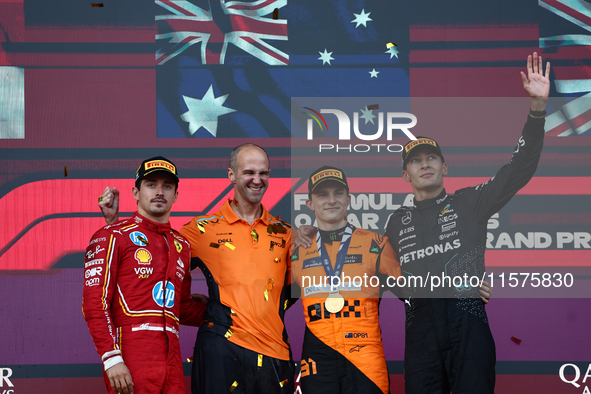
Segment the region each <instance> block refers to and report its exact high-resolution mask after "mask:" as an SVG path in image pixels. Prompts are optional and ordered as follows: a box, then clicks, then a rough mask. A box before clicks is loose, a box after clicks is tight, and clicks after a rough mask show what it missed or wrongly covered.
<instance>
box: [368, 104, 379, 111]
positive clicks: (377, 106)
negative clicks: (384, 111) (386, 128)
mask: <svg viewBox="0 0 591 394" xmlns="http://www.w3.org/2000/svg"><path fill="white" fill-rule="evenodd" d="M366 107H367V109H371V110H374V109H376V110H377V109H380V105H379V104H373V105H367V106H366Z"/></svg>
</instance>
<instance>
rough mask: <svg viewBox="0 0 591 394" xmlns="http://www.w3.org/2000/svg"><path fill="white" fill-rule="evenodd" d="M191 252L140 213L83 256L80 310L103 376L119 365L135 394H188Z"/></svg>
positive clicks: (196, 315)
mask: <svg viewBox="0 0 591 394" xmlns="http://www.w3.org/2000/svg"><path fill="white" fill-rule="evenodd" d="M190 254H191V247H190V245H189V242H188V241H186V240H185V238H183V237H182V236H181V235H180V234H179V233H178V232H177V231H175V230H172V229H171V227H170V224H169V223H165V224H160V223H155V222H152V221H150V220H148V219H146V218H145V217H142V216H141V215H139V214H138V213H137V212H136V213H135V214H134V215H133V217H131V218H130V219H127V220H122V221H120V222H117V223H114V224H112V225H110V226H106V227H103V228H102V229H101V230H99V231H97V232H96V233H95V234H94V235H93V236H92V239H91V241H90V244H89V245H88V247H87V249H86V256H85V262H84V296H83V300H82V311H83V313H84V318H85V319H86V322H87V323H88V328H89V330H90V334H91V335H92V339H93V341H94V344H95V346H96V349H97V351H98V353H99V355H100V356H101V358H102V360H103V364H104V369H103V375H104V378H105V383H106V385H107V389H108V390H109V393H114V391H113V390H112V388H111V385H110V383H109V379H108V377H107V375H106V373H105V371H106V370H107V369H108V368H110V367H112V366H114V365H116V364H118V363H120V362H124V363H125V365H126V366H127V368H129V371H130V374H131V377H132V379H133V383H134V393H135V394H142V393H175V394H176V393H178V394H185V381H184V375H183V367H182V360H181V352H180V345H179V323H180V324H186V325H193V326H198V325H200V324H201V320H202V317H203V312H204V311H205V304H203V303H200V302H196V301H193V300H192V299H191V294H190V293H191V274H190V262H191V255H190Z"/></svg>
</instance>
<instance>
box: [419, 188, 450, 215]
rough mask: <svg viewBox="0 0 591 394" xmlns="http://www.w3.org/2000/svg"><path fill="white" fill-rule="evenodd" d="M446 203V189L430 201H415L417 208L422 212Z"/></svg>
mask: <svg viewBox="0 0 591 394" xmlns="http://www.w3.org/2000/svg"><path fill="white" fill-rule="evenodd" d="M444 201H447V192H446V191H445V189H443V190H442V191H441V193H439V195H438V196H437V197H434V198H429V199H427V200H423V201H415V208H417V209H421V210H422V209H429V208H432V207H435V206H437V205H439V204H441V203H442V202H444Z"/></svg>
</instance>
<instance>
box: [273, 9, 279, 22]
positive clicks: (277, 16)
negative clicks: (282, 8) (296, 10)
mask: <svg viewBox="0 0 591 394" xmlns="http://www.w3.org/2000/svg"><path fill="white" fill-rule="evenodd" d="M273 19H275V20H277V19H279V8H275V9H274V10H273Z"/></svg>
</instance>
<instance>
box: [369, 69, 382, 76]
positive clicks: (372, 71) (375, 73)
mask: <svg viewBox="0 0 591 394" xmlns="http://www.w3.org/2000/svg"><path fill="white" fill-rule="evenodd" d="M368 73H369V75H371V76H370V78H377V77H378V74H379V73H380V72H379V71H376V69H375V68H374V69H373V70H371V71H368Z"/></svg>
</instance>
